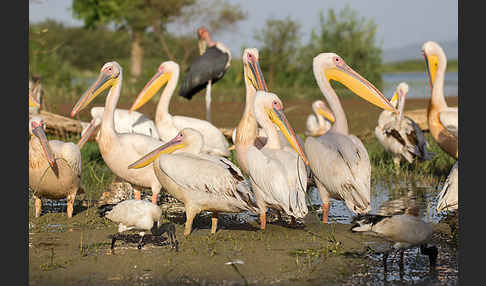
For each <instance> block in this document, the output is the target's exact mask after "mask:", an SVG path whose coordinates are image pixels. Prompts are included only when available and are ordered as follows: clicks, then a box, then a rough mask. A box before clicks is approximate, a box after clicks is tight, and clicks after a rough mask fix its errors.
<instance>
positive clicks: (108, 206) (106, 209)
mask: <svg viewBox="0 0 486 286" xmlns="http://www.w3.org/2000/svg"><path fill="white" fill-rule="evenodd" d="M114 206H116V204H106V205H102V206H99V207H98V214H99V215H100V217H104V216H105V215H106V213H107V212H109V211H111V210H112V209H113V207H114Z"/></svg>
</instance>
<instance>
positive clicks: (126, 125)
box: [83, 106, 160, 139]
mask: <svg viewBox="0 0 486 286" xmlns="http://www.w3.org/2000/svg"><path fill="white" fill-rule="evenodd" d="M104 111H105V108H104V107H102V106H95V107H93V108H91V111H90V112H91V118H95V117H97V118H99V119H103V112H104ZM100 124H101V121H100ZM85 129H86V128H85ZM115 130H116V132H118V133H138V134H143V135H147V136H150V137H153V138H155V139H159V138H160V136H159V131H158V130H157V127H156V126H155V123H154V121H153V120H150V119H149V118H148V117H147V116H145V115H144V114H143V113H140V112H138V111H131V110H127V109H120V108H117V109H115ZM83 133H84V130H83Z"/></svg>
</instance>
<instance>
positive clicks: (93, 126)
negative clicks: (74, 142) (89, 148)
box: [78, 116, 101, 149]
mask: <svg viewBox="0 0 486 286" xmlns="http://www.w3.org/2000/svg"><path fill="white" fill-rule="evenodd" d="M100 126H101V118H100V117H98V116H96V117H93V119H92V120H91V122H90V123H89V125H88V126H87V127H86V128H85V129H83V131H81V139H79V141H78V147H79V149H81V148H83V146H84V144H85V143H86V141H88V139H89V138H91V136H92V135H93V134H94V133H95V132H97V131H98V130H99V128H100ZM97 136H98V135H97Z"/></svg>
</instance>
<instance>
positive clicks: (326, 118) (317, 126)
mask: <svg viewBox="0 0 486 286" xmlns="http://www.w3.org/2000/svg"><path fill="white" fill-rule="evenodd" d="M312 110H313V111H314V114H310V115H309V116H307V121H306V125H305V126H306V131H305V135H306V136H314V137H318V136H321V135H322V134H324V133H326V132H327V131H328V130H329V129H330V128H331V124H332V123H333V122H334V115H333V114H332V111H331V110H330V109H329V107H327V105H326V104H325V103H324V101H322V100H316V101H314V102H313V103H312Z"/></svg>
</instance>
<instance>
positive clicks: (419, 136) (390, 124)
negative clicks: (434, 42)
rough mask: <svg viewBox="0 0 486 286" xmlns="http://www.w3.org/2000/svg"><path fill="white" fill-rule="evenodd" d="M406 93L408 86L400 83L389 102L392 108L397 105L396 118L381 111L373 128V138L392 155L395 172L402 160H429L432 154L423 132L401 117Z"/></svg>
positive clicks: (413, 123)
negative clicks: (397, 113)
mask: <svg viewBox="0 0 486 286" xmlns="http://www.w3.org/2000/svg"><path fill="white" fill-rule="evenodd" d="M407 93H408V84H406V83H404V82H402V83H400V84H399V85H398V86H397V89H396V92H395V94H394V96H393V98H392V100H391V101H390V103H391V104H392V105H393V106H394V107H396V106H397V103H398V110H399V112H400V114H399V115H398V117H397V116H396V115H395V114H394V113H393V112H391V111H388V110H384V111H382V112H381V114H380V117H379V118H378V126H376V128H375V137H376V138H377V139H378V142H380V143H381V145H382V146H383V148H385V150H386V151H388V152H390V153H391V154H392V157H393V163H394V164H395V167H396V170H397V171H398V170H399V168H400V161H401V159H402V158H404V159H405V160H407V161H408V162H409V163H412V162H413V161H414V160H415V159H419V160H430V159H431V158H432V153H430V152H429V151H428V150H427V141H426V140H425V136H424V133H423V131H422V130H421V129H420V127H419V126H418V125H417V124H416V123H415V122H414V121H413V120H412V119H410V118H409V117H404V116H403V109H404V107H405V96H406V95H407Z"/></svg>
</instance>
